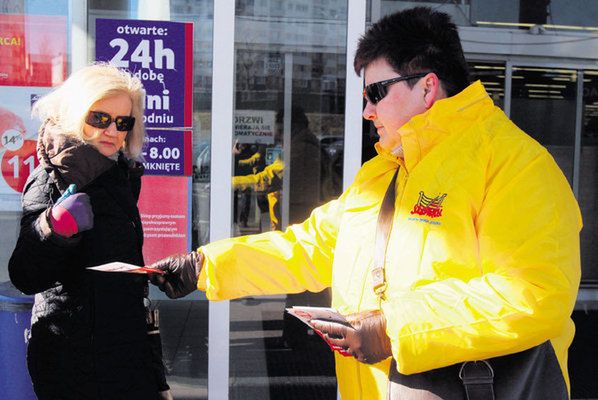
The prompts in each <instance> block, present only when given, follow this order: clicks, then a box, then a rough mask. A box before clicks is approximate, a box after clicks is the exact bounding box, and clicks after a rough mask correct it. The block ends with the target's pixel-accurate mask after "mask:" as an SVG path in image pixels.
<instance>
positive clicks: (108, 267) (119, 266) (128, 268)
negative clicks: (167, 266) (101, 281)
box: [87, 261, 164, 275]
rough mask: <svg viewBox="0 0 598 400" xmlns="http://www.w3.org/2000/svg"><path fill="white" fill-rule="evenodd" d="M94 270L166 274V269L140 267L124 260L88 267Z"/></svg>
mask: <svg viewBox="0 0 598 400" xmlns="http://www.w3.org/2000/svg"><path fill="white" fill-rule="evenodd" d="M87 269H91V270H93V271H101V272H128V273H133V274H160V275H164V271H161V270H159V269H155V268H148V267H140V266H138V265H133V264H127V263H124V262H120V261H116V262H111V263H108V264H102V265H98V266H96V267H87Z"/></svg>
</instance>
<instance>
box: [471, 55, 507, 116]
mask: <svg viewBox="0 0 598 400" xmlns="http://www.w3.org/2000/svg"><path fill="white" fill-rule="evenodd" d="M468 64H469V77H470V79H471V81H472V82H475V81H477V80H480V82H482V84H483V85H484V87H485V88H486V92H488V95H489V96H490V97H492V100H493V101H494V104H495V105H496V106H497V107H500V108H501V109H504V103H505V65H504V64H493V63H488V62H478V61H470V62H469V63H468Z"/></svg>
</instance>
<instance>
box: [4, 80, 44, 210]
mask: <svg viewBox="0 0 598 400" xmlns="http://www.w3.org/2000/svg"><path fill="white" fill-rule="evenodd" d="M0 90H1V91H2V95H1V96H0V163H1V169H2V175H1V177H0V211H21V192H22V191H23V187H24V186H25V182H27V178H29V175H30V174H31V173H32V172H33V170H34V168H35V167H37V165H38V164H39V162H38V160H37V153H36V145H37V131H38V129H39V126H40V121H39V120H37V119H33V118H31V107H32V105H33V103H34V102H35V101H36V100H37V99H38V98H39V97H40V96H42V95H44V94H46V93H48V92H49V91H50V90H51V88H46V87H35V86H33V87H27V86H2V87H1V89H0Z"/></svg>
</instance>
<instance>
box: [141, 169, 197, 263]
mask: <svg viewBox="0 0 598 400" xmlns="http://www.w3.org/2000/svg"><path fill="white" fill-rule="evenodd" d="M190 196H191V179H189V178H187V177H184V176H183V177H171V176H149V175H148V176H143V177H142V178H141V194H140V196H139V203H138V204H139V212H140V214H141V224H142V225H143V236H144V239H143V240H144V241H143V258H144V260H145V263H146V265H147V264H150V263H152V262H154V261H158V260H160V259H162V258H164V257H166V256H169V255H171V254H176V253H181V252H187V251H189V250H190V249H191V219H190V215H191V209H190V204H191V201H190Z"/></svg>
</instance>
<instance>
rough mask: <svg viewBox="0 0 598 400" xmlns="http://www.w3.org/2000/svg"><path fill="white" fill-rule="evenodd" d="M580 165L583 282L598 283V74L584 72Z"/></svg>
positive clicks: (595, 72)
mask: <svg viewBox="0 0 598 400" xmlns="http://www.w3.org/2000/svg"><path fill="white" fill-rule="evenodd" d="M580 164H581V165H580V174H579V176H580V183H579V205H580V207H581V212H582V216H583V222H584V227H583V229H582V231H581V261H582V262H581V265H582V268H583V270H582V280H583V281H584V282H585V283H589V282H592V283H598V250H597V249H596V243H598V71H584V79H583V126H582V134H581V163H580Z"/></svg>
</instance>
